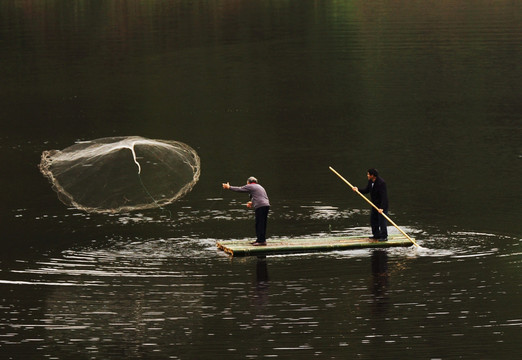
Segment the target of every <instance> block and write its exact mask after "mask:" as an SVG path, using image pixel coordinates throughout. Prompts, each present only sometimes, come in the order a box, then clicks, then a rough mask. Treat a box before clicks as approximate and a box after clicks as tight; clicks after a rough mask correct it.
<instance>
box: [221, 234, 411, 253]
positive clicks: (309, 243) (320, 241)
mask: <svg viewBox="0 0 522 360" xmlns="http://www.w3.org/2000/svg"><path fill="white" fill-rule="evenodd" d="M411 245H413V243H412V242H411V241H410V240H408V239H407V238H406V237H404V236H403V235H401V234H394V235H391V236H388V241H375V240H370V239H368V237H367V236H366V237H362V236H350V237H340V236H338V237H324V238H315V239H313V238H311V239H269V240H268V241H267V245H266V246H253V245H252V240H223V241H218V242H217V247H218V248H219V249H220V250H223V251H224V252H226V253H227V254H230V255H232V256H252V255H253V256H255V255H269V254H289V253H291V254H296V253H307V252H319V251H333V250H348V249H361V248H387V247H395V246H411Z"/></svg>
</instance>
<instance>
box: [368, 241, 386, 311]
mask: <svg viewBox="0 0 522 360" xmlns="http://www.w3.org/2000/svg"><path fill="white" fill-rule="evenodd" d="M371 260H372V280H373V282H372V293H373V296H374V300H375V302H374V305H375V307H374V309H373V310H374V311H375V312H376V313H383V312H385V310H386V309H387V307H388V298H387V296H386V292H387V290H388V254H387V253H386V251H385V250H374V251H373V252H372V259H371Z"/></svg>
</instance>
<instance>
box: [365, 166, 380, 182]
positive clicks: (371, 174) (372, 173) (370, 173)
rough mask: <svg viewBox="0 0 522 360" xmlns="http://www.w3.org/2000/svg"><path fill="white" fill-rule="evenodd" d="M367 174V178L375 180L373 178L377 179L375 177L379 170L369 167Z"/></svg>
mask: <svg viewBox="0 0 522 360" xmlns="http://www.w3.org/2000/svg"><path fill="white" fill-rule="evenodd" d="M367 176H368V179H369V180H372V181H375V179H377V177H378V176H379V172H378V171H377V169H374V168H371V169H368V174H367Z"/></svg>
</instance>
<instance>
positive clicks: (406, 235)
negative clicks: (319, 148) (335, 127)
mask: <svg viewBox="0 0 522 360" xmlns="http://www.w3.org/2000/svg"><path fill="white" fill-rule="evenodd" d="M330 170H331V171H332V172H333V173H334V174H335V175H337V176H338V177H339V178H340V179H341V180H342V181H344V182H345V183H346V185H348V186H349V187H351V188H352V190H353V191H355V192H356V193H357V194H359V195H360V196H361V197H362V198H363V199H364V200H365V201H366V202H367V203H368V204H370V205H371V206H372V208H374V209H375V210H376V211H377V212H378V214H380V215H382V217H384V218H385V219H386V220H388V221H389V222H390V223H391V224H392V225H393V226H395V228H396V229H397V230H399V231H400V232H401V233H402V235H404V236H405V237H406V238H407V239H408V240H410V241H411V242H412V243H413V245H415V246H416V247H419V244H417V242H416V241H415V240H414V239H412V238H411V237H409V236H408V234H406V233H405V232H404V230H402V229H401V228H400V227H399V226H398V225H397V224H396V223H395V222H394V221H393V220H392V219H390V218H389V217H388V215H386V212H385V211H384V209H382V208H379V207H377V205H375V204H374V203H373V202H371V201H370V200H368V199H367V198H366V196H364V195H363V194H361V192H360V191H359V189H358V188H357V187H355V186H353V185H352V184H350V182H349V181H348V180H346V179H345V178H344V177H343V176H342V175H341V174H339V173H338V172H337V171H335V169H334V168H333V167H331V166H330ZM378 175H379V173H377V175H376V176H375V178H376V179H377V178H378ZM381 180H382V179H381ZM370 181H371V179H370V172H369V171H368V182H370ZM372 182H373V181H372ZM370 186H371V185H370ZM381 206H382V204H381ZM386 211H388V206H387V202H386Z"/></svg>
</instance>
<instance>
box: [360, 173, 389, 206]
mask: <svg viewBox="0 0 522 360" xmlns="http://www.w3.org/2000/svg"><path fill="white" fill-rule="evenodd" d="M372 184H373V186H372ZM359 192H360V193H361V194H368V193H370V197H371V200H372V203H374V204H375V206H377V207H378V208H379V209H383V210H384V211H388V192H387V191H386V182H384V180H383V179H382V178H380V177H377V179H375V182H373V181H371V180H368V185H366V188H365V189H362V190H361V189H359Z"/></svg>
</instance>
